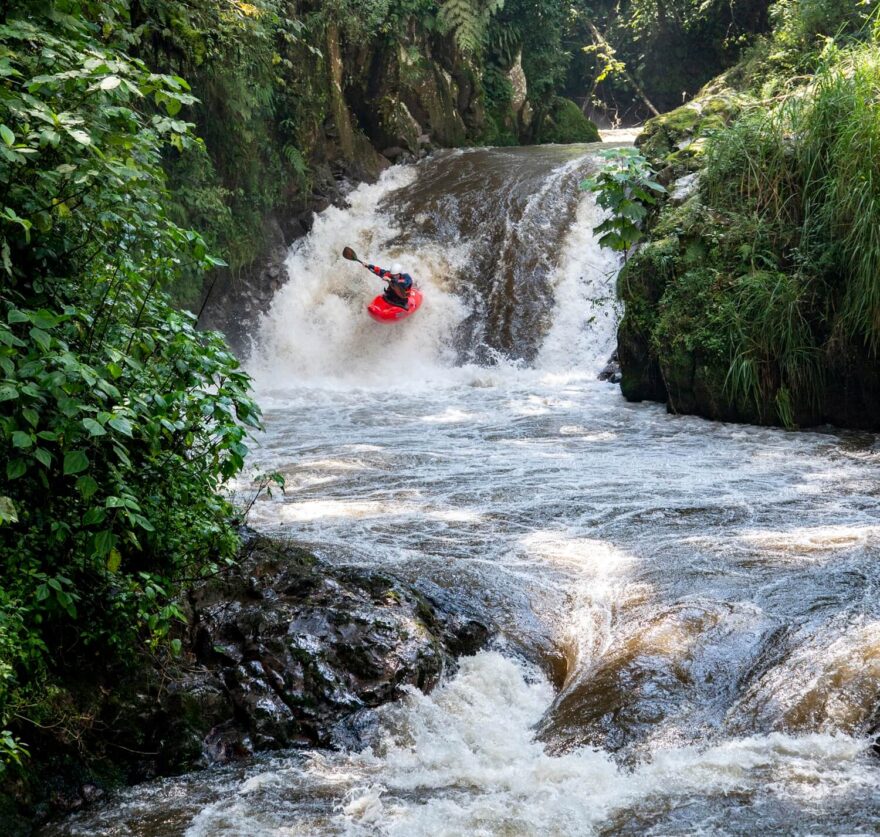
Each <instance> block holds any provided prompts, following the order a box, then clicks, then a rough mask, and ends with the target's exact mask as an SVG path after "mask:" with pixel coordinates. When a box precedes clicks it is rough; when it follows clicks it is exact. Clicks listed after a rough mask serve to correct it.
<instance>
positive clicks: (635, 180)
mask: <svg viewBox="0 0 880 837" xmlns="http://www.w3.org/2000/svg"><path fill="white" fill-rule="evenodd" d="M599 156H600V157H601V158H602V159H604V160H605V165H604V166H603V167H602V169H601V170H600V171H599V173H598V174H597V175H596V176H595V177H591V178H588V179H587V180H585V181H583V183H581V189H584V190H587V191H590V192H595V193H596V202H597V203H598V204H599V206H601V207H602V208H603V209H605V210H607V211H608V213H609V217H608V218H606V220H604V221H603V222H602V223H601V224H599V226H597V227H596V228H595V231H596V233H597V234H599V235H600V238H599V244H600V245H601V246H602V247H607V248H609V249H610V250H616V251H617V252H620V253H624V255H626V254H627V253H629V251H630V250H631V249H632V248H633V246H634V245H635V244H636V243H638V241H639V240H641V238H642V235H643V233H642V226H643V223H644V221H645V218H647V216H648V212H649V209H650V207H652V206H654V205H655V204H656V203H657V197H658V195H662V194H663V193H665V192H666V189H665V188H664V187H663V186H661V185H660V184H659V183H658V182H657V181H656V180H655V179H654V177H655V174H654V171H653V169H652V168H651V167H650V165H649V164H648V161H647V160H646V159H645V158H644V157H643V156H642V155H641V154H639V152H638V151H637V150H636V149H635V148H615V149H611V150H609V151H603V152H601V153H600V155H599Z"/></svg>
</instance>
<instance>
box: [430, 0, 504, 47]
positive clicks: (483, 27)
mask: <svg viewBox="0 0 880 837" xmlns="http://www.w3.org/2000/svg"><path fill="white" fill-rule="evenodd" d="M503 7H504V0H443V2H442V3H441V5H440V12H439V14H438V16H437V19H438V21H439V22H440V26H441V30H442V31H446V32H452V33H453V35H454V36H455V42H456V44H457V45H458V48H459V49H460V50H461V51H462V52H464V53H471V54H473V53H477V52H480V51H481V50H482V48H483V46H484V45H485V42H486V36H487V33H488V30H489V22H490V21H491V20H492V17H493V16H494V15H495V14H497V12H498V11H500V10H501V9H502V8H503Z"/></svg>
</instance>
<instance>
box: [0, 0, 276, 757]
mask: <svg viewBox="0 0 880 837" xmlns="http://www.w3.org/2000/svg"><path fill="white" fill-rule="evenodd" d="M26 5H28V4H26ZM61 5H62V4H59V6H61ZM98 9H99V10H98V12H97V13H96V15H97V19H96V21H95V22H94V23H90V22H89V17H88V15H86V14H82V13H80V12H90V11H93V10H91V8H90V7H80V6H79V5H78V4H76V3H65V4H63V7H62V10H63V11H66V12H69V13H70V14H68V15H59V14H57V13H53V14H51V15H50V16H48V17H46V18H39V17H37V16H35V15H33V14H31V15H30V16H26V15H24V14H22V15H20V16H16V15H14V14H12V15H10V16H8V17H7V19H6V22H5V23H4V24H3V25H2V26H0V40H2V43H3V44H4V53H3V55H2V57H0V70H2V72H0V77H2V81H0V179H2V181H3V182H4V183H5V184H6V188H5V190H4V193H3V198H2V206H0V222H2V226H0V235H2V237H0V255H2V268H0V270H2V273H3V284H2V286H0V373H2V377H0V440H2V444H0V473H2V474H3V475H4V478H5V484H4V487H3V489H2V494H3V498H2V509H3V510H4V511H3V515H2V518H0V576H2V578H3V589H2V591H0V652H2V661H0V729H3V727H4V725H8V724H9V721H10V717H11V715H12V714H13V712H15V713H17V714H18V715H19V716H22V715H23V714H26V710H24V709H22V706H21V703H22V695H23V694H24V693H23V691H22V690H23V689H24V686H25V684H29V686H30V688H31V690H33V689H35V688H38V687H39V684H40V683H41V682H42V681H44V680H45V678H47V677H50V676H51V675H52V674H53V672H58V671H63V670H65V668H69V667H72V666H78V665H80V664H81V661H82V660H83V659H87V658H89V655H92V657H91V658H92V659H94V660H97V661H99V662H100V664H101V666H102V667H106V666H109V665H112V664H114V663H115V662H118V661H121V660H125V659H126V658H127V657H128V656H130V654H131V651H132V649H133V647H135V644H136V643H137V642H139V641H142V640H145V639H148V640H150V641H151V642H153V643H156V642H159V641H161V640H162V639H163V638H164V637H166V636H167V634H168V632H169V630H170V628H171V625H172V623H173V622H174V620H175V619H176V618H177V617H178V616H179V611H178V609H177V606H176V605H175V604H174V596H175V594H176V592H177V588H178V585H179V584H180V583H181V582H182V581H183V580H185V579H186V578H187V577H192V576H194V575H196V574H198V573H199V572H200V571H202V570H203V569H204V568H205V567H206V566H207V565H208V564H209V563H210V562H211V561H214V560H219V559H223V558H229V557H230V556H231V555H232V552H233V550H234V547H235V543H236V539H235V537H234V534H233V533H232V531H231V530H230V526H229V523H228V520H229V517H230V508H229V505H228V504H227V502H226V501H225V500H224V499H223V498H222V497H221V496H220V494H219V489H220V487H221V485H222V483H223V481H224V480H226V479H228V478H229V477H231V476H233V475H234V474H236V473H237V472H238V471H239V469H240V468H241V467H242V465H243V461H244V456H245V455H246V452H247V448H246V446H245V441H246V435H247V432H248V430H247V428H248V427H258V426H259V412H258V409H257V407H256V405H255V404H254V403H253V402H252V401H251V399H250V397H249V380H248V378H247V376H246V375H245V374H244V373H243V372H241V371H240V370H239V369H238V364H237V362H236V361H235V359H234V358H233V357H232V356H231V354H230V353H229V352H228V350H227V349H226V347H225V345H224V344H223V342H222V340H221V338H220V337H219V336H218V335H215V334H212V333H199V332H197V331H196V329H195V322H194V319H193V317H192V316H191V315H189V314H184V313H179V312H177V311H175V310H174V309H173V308H172V307H171V305H170V303H169V301H168V298H167V296H166V294H165V293H164V291H163V287H165V286H166V285H167V284H169V283H170V282H173V281H174V280H175V279H176V278H177V277H178V276H179V275H180V273H181V271H182V270H184V269H189V268H192V267H194V266H196V267H199V268H201V269H205V268H208V267H211V266H214V265H216V264H217V263H218V262H217V260H216V259H214V258H212V257H211V256H210V255H208V253H207V250H206V247H205V243H204V241H203V240H202V239H201V237H200V236H199V235H198V234H196V233H194V232H190V231H187V230H184V229H181V228H180V227H178V226H177V225H175V224H174V223H172V222H171V221H170V220H169V218H168V217H167V215H166V214H165V212H164V211H163V209H162V206H163V205H164V204H165V203H166V201H167V197H168V196H167V192H166V189H165V175H164V172H163V169H162V153H163V150H164V149H168V148H173V149H176V150H178V151H182V150H185V149H186V148H187V147H190V146H191V145H192V143H193V140H192V137H191V134H190V128H191V126H190V125H189V124H188V123H186V122H184V121H182V120H181V119H180V118H179V112H180V110H181V108H182V107H183V106H184V105H188V104H191V103H192V102H193V97H192V95H191V94H190V93H189V88H188V86H187V84H186V83H185V82H184V81H183V80H182V79H181V78H179V77H175V76H168V75H157V74H154V73H151V72H150V71H149V70H148V68H147V67H146V66H145V65H144V64H143V63H141V62H140V61H138V60H134V59H131V58H130V57H128V56H127V55H126V54H125V53H124V52H123V51H121V50H120V49H117V48H114V47H113V46H112V45H108V44H107V43H105V42H104V41H103V40H102V39H101V37H100V33H102V32H105V33H106V32H107V31H108V30H110V29H112V22H113V20H115V17H114V15H122V14H124V7H123V6H122V4H121V3H119V4H101V5H100V6H99V7H98ZM55 11H56V12H57V11H58V10H55ZM74 12H77V14H74ZM17 724H18V728H19V729H20V730H22V732H21V735H22V736H24V735H25V732H26V730H27V722H26V721H22V720H21V717H19V721H18V722H17ZM0 742H2V743H0V756H4V755H5V757H6V759H7V760H9V759H10V758H12V759H14V758H15V755H16V750H17V747H18V745H17V744H16V742H15V740H14V739H13V738H12V736H11V734H10V733H8V732H4V733H2V734H0Z"/></svg>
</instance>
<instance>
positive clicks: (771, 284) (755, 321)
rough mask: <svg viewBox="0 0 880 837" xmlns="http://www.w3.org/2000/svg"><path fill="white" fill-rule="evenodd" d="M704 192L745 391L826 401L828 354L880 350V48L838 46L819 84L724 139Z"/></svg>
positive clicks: (737, 382) (753, 396) (734, 388)
mask: <svg viewBox="0 0 880 837" xmlns="http://www.w3.org/2000/svg"><path fill="white" fill-rule="evenodd" d="M703 194H704V197H705V199H706V201H707V203H708V204H709V205H710V206H711V207H712V209H713V210H714V211H715V212H717V213H718V214H719V217H721V218H723V219H724V225H725V230H726V231H725V235H724V242H723V248H722V249H724V253H723V256H722V259H723V260H724V261H725V266H726V267H727V269H728V271H729V272H730V274H732V275H731V280H732V281H731V284H730V286H729V287H730V288H731V292H732V293H733V295H734V301H735V308H736V311H737V316H736V317H735V323H734V326H733V329H734V332H735V333H734V334H733V335H732V337H733V340H732V345H733V346H734V350H733V356H732V358H731V366H730V373H729V375H728V386H729V388H730V390H731V395H732V396H733V397H734V398H735V399H738V398H748V399H749V400H753V401H754V402H755V403H756V404H758V405H762V404H767V403H772V404H775V407H776V410H777V414H778V416H779V418H780V419H782V420H783V421H784V422H785V423H786V424H790V423H792V420H793V419H792V415H793V408H792V404H793V403H796V404H800V405H805V404H812V405H817V403H818V399H819V397H820V393H821V391H822V389H823V388H824V381H823V377H822V370H823V368H824V365H825V364H823V362H822V361H823V355H827V353H828V352H831V351H834V350H840V349H844V348H846V349H855V350H857V352H858V353H859V354H864V353H867V354H868V356H869V357H877V356H878V355H880V51H878V46H877V44H876V43H869V44H862V45H859V46H854V47H850V48H848V49H845V50H841V49H838V48H835V47H833V46H831V47H829V48H828V49H826V51H825V53H824V54H823V58H822V62H821V65H820V67H819V69H818V71H817V73H816V75H815V77H814V79H813V81H812V82H811V83H810V84H809V86H807V87H802V88H801V89H799V90H797V91H795V92H794V93H792V94H790V95H789V96H788V97H787V98H785V99H784V100H783V101H781V102H776V103H774V104H773V105H772V107H771V108H770V109H769V110H763V109H755V110H753V111H751V112H750V113H747V114H745V115H744V116H743V117H741V118H740V119H739V120H738V121H737V122H736V123H734V125H732V126H731V127H730V128H729V129H728V130H726V131H724V132H722V133H721V134H719V135H718V136H717V137H716V138H715V139H714V141H713V143H712V145H711V147H710V151H709V157H708V164H707V169H706V172H705V177H704V182H703Z"/></svg>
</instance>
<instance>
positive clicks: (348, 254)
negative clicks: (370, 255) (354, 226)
mask: <svg viewBox="0 0 880 837" xmlns="http://www.w3.org/2000/svg"><path fill="white" fill-rule="evenodd" d="M342 258H343V259H348V260H349V261H350V262H359V261H360V259H359V258H358V257H357V253H355V251H354V250H352V249H351V247H346V248H345V249H344V250H343V251H342Z"/></svg>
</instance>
